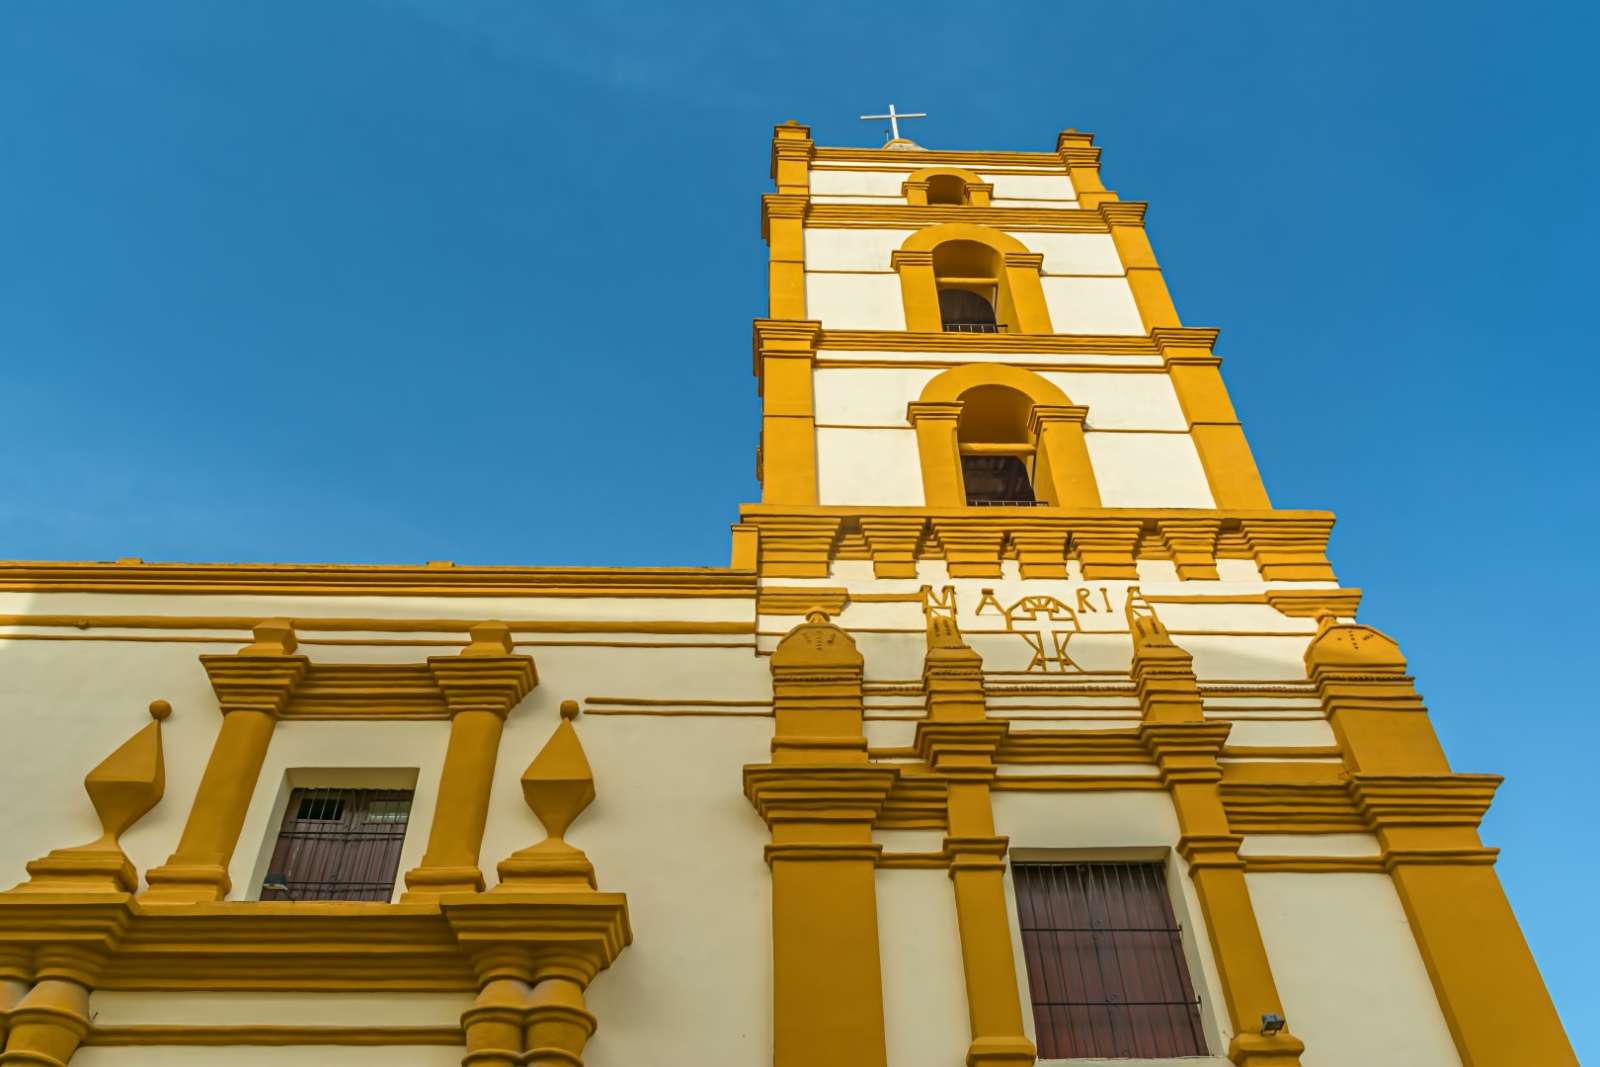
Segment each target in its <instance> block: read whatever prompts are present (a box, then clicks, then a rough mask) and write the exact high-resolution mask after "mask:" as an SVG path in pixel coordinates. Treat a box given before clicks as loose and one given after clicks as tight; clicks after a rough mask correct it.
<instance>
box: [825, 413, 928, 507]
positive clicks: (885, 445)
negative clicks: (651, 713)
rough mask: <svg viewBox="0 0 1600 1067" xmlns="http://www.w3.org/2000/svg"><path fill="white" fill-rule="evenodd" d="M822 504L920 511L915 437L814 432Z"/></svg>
mask: <svg viewBox="0 0 1600 1067" xmlns="http://www.w3.org/2000/svg"><path fill="white" fill-rule="evenodd" d="M817 499H818V502H819V503H821V504H863V505H871V504H893V505H904V506H907V507H920V506H921V505H922V465H921V462H920V460H919V459H918V457H917V435H916V432H915V431H913V430H911V429H910V428H907V429H904V430H888V429H884V430H830V429H819V430H817Z"/></svg>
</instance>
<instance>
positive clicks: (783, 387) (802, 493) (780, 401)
mask: <svg viewBox="0 0 1600 1067" xmlns="http://www.w3.org/2000/svg"><path fill="white" fill-rule="evenodd" d="M821 334H822V324H821V323H818V322H778V321H775V320H773V319H757V320H756V323H755V361H756V372H757V378H758V381H759V386H760V391H761V500H762V503H765V504H815V503H816V502H817V418H816V408H815V406H814V404H813V401H812V380H811V379H812V367H813V365H814V363H815V362H816V355H817V342H818V341H819V340H820V339H821Z"/></svg>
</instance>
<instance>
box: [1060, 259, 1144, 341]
mask: <svg viewBox="0 0 1600 1067" xmlns="http://www.w3.org/2000/svg"><path fill="white" fill-rule="evenodd" d="M1039 284H1040V285H1041V286H1042V287H1043V289H1044V303H1045V307H1047V308H1048V309H1049V310H1050V325H1051V327H1052V328H1054V330H1055V332H1056V333H1099V334H1133V335H1142V334H1144V333H1145V328H1144V322H1143V320H1141V319H1140V318H1139V308H1138V305H1136V304H1135V303H1134V302H1133V290H1131V289H1129V288H1128V281H1127V279H1126V278H1075V277H1063V276H1060V275H1051V274H1047V275H1045V276H1044V277H1042V278H1040V279H1039Z"/></svg>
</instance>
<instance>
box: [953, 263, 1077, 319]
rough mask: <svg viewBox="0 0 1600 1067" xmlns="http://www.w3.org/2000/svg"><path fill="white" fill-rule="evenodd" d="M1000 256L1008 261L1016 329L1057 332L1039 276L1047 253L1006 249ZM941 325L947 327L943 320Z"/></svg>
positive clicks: (1008, 286) (1006, 267) (1008, 290)
mask: <svg viewBox="0 0 1600 1067" xmlns="http://www.w3.org/2000/svg"><path fill="white" fill-rule="evenodd" d="M1001 260H1002V262H1003V263H1004V264H1005V272H1006V289H1005V292H1006V293H1008V294H1009V295H1010V297H1011V303H1012V309H1013V310H1014V312H1015V313H1016V323H1017V332H1018V333H1029V334H1048V333H1054V332H1055V328H1054V327H1053V326H1051V325H1050V307H1049V305H1048V304H1046V303H1045V299H1044V285H1043V283H1042V282H1041V281H1040V280H1039V279H1040V272H1041V271H1043V270H1044V254H1043V253H1042V252H1004V253H1001ZM939 328H940V329H943V328H944V324H943V323H942V322H941V323H940V324H939Z"/></svg>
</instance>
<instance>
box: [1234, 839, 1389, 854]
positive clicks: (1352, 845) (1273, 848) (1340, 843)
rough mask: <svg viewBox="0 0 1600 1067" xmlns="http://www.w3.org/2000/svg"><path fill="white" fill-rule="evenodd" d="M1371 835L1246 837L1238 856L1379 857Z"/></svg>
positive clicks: (1377, 845)
mask: <svg viewBox="0 0 1600 1067" xmlns="http://www.w3.org/2000/svg"><path fill="white" fill-rule="evenodd" d="M1382 853H1383V848H1382V847H1381V846H1380V845H1379V844H1378V839H1377V837H1376V836H1374V835H1372V834H1246V835H1245V837H1244V843H1243V844H1241V845H1240V846H1239V855H1241V856H1378V855H1382Z"/></svg>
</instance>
